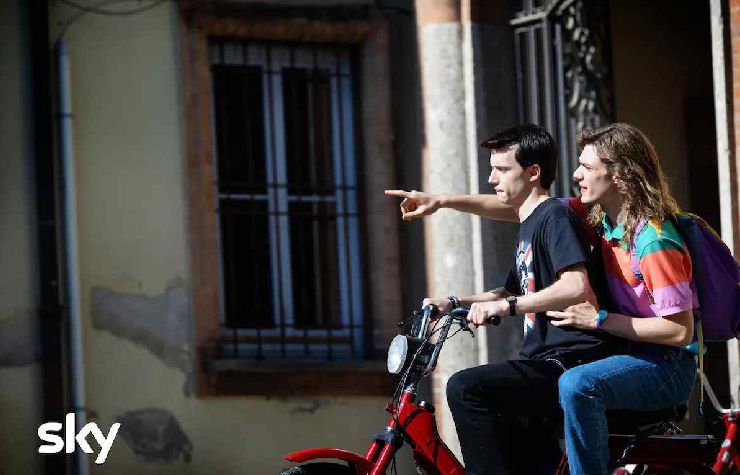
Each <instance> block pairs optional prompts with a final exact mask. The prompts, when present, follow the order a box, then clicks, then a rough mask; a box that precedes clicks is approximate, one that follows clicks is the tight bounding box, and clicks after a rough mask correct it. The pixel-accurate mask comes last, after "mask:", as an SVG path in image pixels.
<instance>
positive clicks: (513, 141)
mask: <svg viewBox="0 0 740 475" xmlns="http://www.w3.org/2000/svg"><path fill="white" fill-rule="evenodd" d="M512 145H518V146H519V147H518V148H517V151H516V154H515V155H514V156H515V158H516V161H517V163H519V165H521V166H522V168H525V167H528V166H530V165H539V166H540V170H541V174H540V185H541V186H542V188H544V189H548V188H550V185H552V182H553V181H554V180H555V173H556V171H557V167H558V162H557V150H556V148H555V139H553V138H552V135H550V133H549V132H548V131H547V130H545V129H543V128H542V127H540V126H539V125H534V124H524V125H517V126H515V127H511V128H510V129H506V130H502V131H501V132H499V133H497V134H496V135H494V136H493V137H491V138H489V139H487V140H484V141H483V142H482V143H481V144H480V146H481V147H484V148H487V149H490V150H493V151H499V150H503V149H507V148H509V147H511V146H512Z"/></svg>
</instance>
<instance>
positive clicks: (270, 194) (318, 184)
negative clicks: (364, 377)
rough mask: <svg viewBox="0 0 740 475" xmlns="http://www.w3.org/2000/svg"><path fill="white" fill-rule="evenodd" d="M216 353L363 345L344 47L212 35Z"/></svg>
mask: <svg viewBox="0 0 740 475" xmlns="http://www.w3.org/2000/svg"><path fill="white" fill-rule="evenodd" d="M210 58H211V74H212V84H213V97H214V104H213V112H214V113H213V117H214V124H213V125H214V128H215V137H216V157H217V160H216V162H217V167H216V171H215V174H216V182H217V190H218V207H217V212H218V217H219V220H218V222H219V224H220V226H219V232H220V239H219V243H220V248H219V253H220V266H221V272H220V275H221V285H220V288H221V296H220V300H221V309H222V335H223V343H222V345H221V357H222V358H245V359H256V360H263V359H284V360H333V359H357V358H361V357H362V356H363V338H364V337H363V335H364V332H363V319H364V315H363V305H362V300H363V299H362V288H363V283H362V274H361V252H360V249H361V246H360V229H359V217H358V200H359V196H358V186H357V178H358V177H357V163H356V158H355V150H356V146H355V125H354V107H353V106H354V101H353V78H352V67H351V62H352V61H351V60H352V57H351V50H350V49H349V48H345V47H339V46H337V47H333V46H314V45H293V44H278V43H267V42H244V41H233V40H228V39H214V40H212V41H211V42H210Z"/></svg>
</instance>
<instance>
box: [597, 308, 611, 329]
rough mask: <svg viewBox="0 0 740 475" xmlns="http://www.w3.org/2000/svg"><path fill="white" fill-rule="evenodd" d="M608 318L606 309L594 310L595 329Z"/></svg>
mask: <svg viewBox="0 0 740 475" xmlns="http://www.w3.org/2000/svg"><path fill="white" fill-rule="evenodd" d="M607 318H609V312H607V311H606V310H599V311H598V312H596V329H597V330H598V329H599V328H601V325H603V324H604V322H605V321H606V319H607Z"/></svg>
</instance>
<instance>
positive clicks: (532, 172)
mask: <svg viewBox="0 0 740 475" xmlns="http://www.w3.org/2000/svg"><path fill="white" fill-rule="evenodd" d="M541 176H542V168H540V166H539V165H537V164H534V165H530V166H529V182H530V183H534V182H535V181H537V180H539V179H540V177H541Z"/></svg>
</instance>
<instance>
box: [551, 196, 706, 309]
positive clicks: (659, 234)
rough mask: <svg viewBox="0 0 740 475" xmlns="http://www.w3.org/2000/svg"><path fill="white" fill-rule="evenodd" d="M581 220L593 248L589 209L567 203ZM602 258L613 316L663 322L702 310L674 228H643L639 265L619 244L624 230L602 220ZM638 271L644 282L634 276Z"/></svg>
mask: <svg viewBox="0 0 740 475" xmlns="http://www.w3.org/2000/svg"><path fill="white" fill-rule="evenodd" d="M564 201H566V202H567V204H568V206H569V207H570V208H571V209H572V210H573V211H574V212H575V213H576V215H577V216H578V217H579V218H581V221H582V222H583V225H584V227H585V229H586V232H587V234H588V238H589V241H590V242H591V244H592V245H595V244H596V243H597V241H596V239H599V237H598V236H597V233H596V229H595V227H594V226H593V225H590V224H589V223H588V222H587V217H588V208H587V207H586V205H584V204H583V203H582V202H581V199H580V197H578V198H567V199H566V200H564ZM602 226H603V234H602V236H601V238H600V239H601V254H602V256H601V257H602V259H603V262H604V273H605V274H606V284H607V289H608V291H609V293H610V294H611V295H610V297H611V300H612V302H613V304H614V305H615V307H616V308H613V309H611V310H612V311H614V312H617V313H621V314H624V315H629V316H633V317H664V316H667V315H673V314H676V313H679V312H683V311H686V310H691V309H693V308H697V307H698V299H697V294H696V291H695V287H694V283H693V281H692V278H691V256H690V255H689V252H688V249H687V248H686V245H685V244H684V241H683V239H682V238H681V235H680V234H679V232H678V230H677V229H676V227H675V225H674V224H673V222H671V221H670V220H665V221H663V222H662V223H658V222H650V223H645V225H644V226H642V228H641V229H638V231H639V232H638V234H637V237H636V238H633V242H634V253H635V257H636V259H637V262H636V265H633V258H632V253H631V251H630V248H629V246H625V245H623V244H622V243H621V239H622V236H623V235H624V229H623V228H622V226H621V225H617V226H613V225H612V224H611V222H610V221H609V219H608V218H607V217H606V215H604V220H603V221H602ZM638 268H639V272H640V274H642V280H640V279H639V278H638V277H637V276H636V275H635V271H637V269H638Z"/></svg>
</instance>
